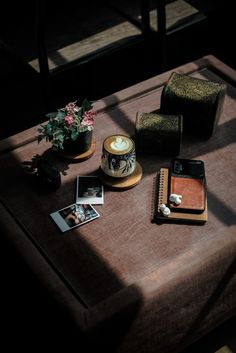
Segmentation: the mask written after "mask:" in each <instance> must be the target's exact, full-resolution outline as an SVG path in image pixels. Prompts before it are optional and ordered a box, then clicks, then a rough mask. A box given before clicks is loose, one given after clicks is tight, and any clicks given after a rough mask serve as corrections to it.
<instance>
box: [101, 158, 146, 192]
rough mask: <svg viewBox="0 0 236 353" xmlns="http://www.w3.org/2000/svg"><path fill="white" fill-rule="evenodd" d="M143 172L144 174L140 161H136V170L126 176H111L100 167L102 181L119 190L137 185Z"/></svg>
mask: <svg viewBox="0 0 236 353" xmlns="http://www.w3.org/2000/svg"><path fill="white" fill-rule="evenodd" d="M142 174H143V173H142V167H141V165H140V164H139V163H138V162H136V167H135V170H134V171H133V173H132V174H130V175H129V176H127V177H125V178H114V177H111V176H109V175H107V174H105V173H104V172H103V171H102V169H101V168H100V178H101V180H102V182H103V183H104V184H105V185H107V186H110V187H111V188H114V189H117V190H126V189H130V188H132V187H134V186H135V185H137V184H138V183H139V182H140V180H141V178H142Z"/></svg>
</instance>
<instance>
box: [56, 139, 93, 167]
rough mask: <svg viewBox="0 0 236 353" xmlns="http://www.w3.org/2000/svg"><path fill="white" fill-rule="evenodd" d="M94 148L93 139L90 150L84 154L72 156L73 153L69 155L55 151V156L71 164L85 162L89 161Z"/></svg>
mask: <svg viewBox="0 0 236 353" xmlns="http://www.w3.org/2000/svg"><path fill="white" fill-rule="evenodd" d="M95 148H96V141H95V140H94V139H93V140H92V144H91V147H90V149H89V150H88V151H86V152H84V153H81V154H74V153H69V152H66V151H64V150H62V151H57V154H58V155H59V156H60V157H62V158H63V159H66V160H69V161H71V162H73V163H77V162H82V161H85V160H86V159H89V158H90V157H92V155H93V154H94V152H95Z"/></svg>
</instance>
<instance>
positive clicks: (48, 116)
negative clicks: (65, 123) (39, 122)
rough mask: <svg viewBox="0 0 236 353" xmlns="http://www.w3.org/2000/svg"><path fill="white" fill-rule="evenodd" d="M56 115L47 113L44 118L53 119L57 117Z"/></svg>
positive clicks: (55, 113)
mask: <svg viewBox="0 0 236 353" xmlns="http://www.w3.org/2000/svg"><path fill="white" fill-rule="evenodd" d="M57 114H58V113H57V112H53V113H47V114H46V117H47V118H55V117H56V116H57Z"/></svg>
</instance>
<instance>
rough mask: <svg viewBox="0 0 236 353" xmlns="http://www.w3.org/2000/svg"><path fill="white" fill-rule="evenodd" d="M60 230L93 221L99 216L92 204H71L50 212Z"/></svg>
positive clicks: (63, 230)
mask: <svg viewBox="0 0 236 353" xmlns="http://www.w3.org/2000/svg"><path fill="white" fill-rule="evenodd" d="M50 217H51V218H52V219H53V220H54V222H55V223H56V224H57V226H58V227H59V228H60V230H61V231H62V232H67V231H68V230H70V229H73V228H75V227H79V226H82V225H83V224H85V223H87V222H90V221H93V220H94V219H96V218H98V217H100V215H99V213H98V212H97V211H96V210H95V208H94V207H93V206H92V205H87V204H84V205H78V204H73V205H70V206H67V207H65V208H62V209H61V210H59V211H56V212H53V213H51V214H50Z"/></svg>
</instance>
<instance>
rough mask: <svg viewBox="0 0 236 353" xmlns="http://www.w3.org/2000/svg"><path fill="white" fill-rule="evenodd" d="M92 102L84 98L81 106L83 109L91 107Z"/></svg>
mask: <svg viewBox="0 0 236 353" xmlns="http://www.w3.org/2000/svg"><path fill="white" fill-rule="evenodd" d="M92 107H93V106H92V104H91V102H90V101H88V100H87V99H86V98H85V99H84V100H83V102H82V108H83V110H84V111H86V110H90V109H92Z"/></svg>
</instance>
